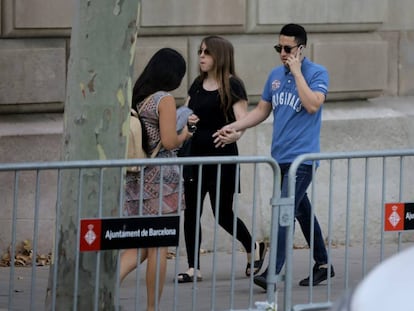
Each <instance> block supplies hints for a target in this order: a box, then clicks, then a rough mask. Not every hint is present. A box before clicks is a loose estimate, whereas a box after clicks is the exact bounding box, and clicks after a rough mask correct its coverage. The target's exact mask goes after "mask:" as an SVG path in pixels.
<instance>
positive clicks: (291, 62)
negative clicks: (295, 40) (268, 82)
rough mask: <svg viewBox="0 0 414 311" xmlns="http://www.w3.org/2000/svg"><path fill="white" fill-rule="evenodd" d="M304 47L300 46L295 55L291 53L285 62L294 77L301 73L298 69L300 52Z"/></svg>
mask: <svg viewBox="0 0 414 311" xmlns="http://www.w3.org/2000/svg"><path fill="white" fill-rule="evenodd" d="M303 49H304V46H303V45H300V46H299V47H298V49H297V51H296V53H291V54H290V55H289V57H288V59H287V61H286V64H287V65H288V67H289V69H290V72H291V73H292V74H293V75H294V74H296V73H299V72H300V71H301V69H300V67H301V64H302V52H303Z"/></svg>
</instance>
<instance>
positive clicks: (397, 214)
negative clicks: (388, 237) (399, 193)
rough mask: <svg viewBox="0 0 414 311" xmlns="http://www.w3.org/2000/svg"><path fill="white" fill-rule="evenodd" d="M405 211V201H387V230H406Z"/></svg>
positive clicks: (385, 224)
mask: <svg viewBox="0 0 414 311" xmlns="http://www.w3.org/2000/svg"><path fill="white" fill-rule="evenodd" d="M404 211H405V203H386V204H385V218H384V222H385V223H384V230H385V231H402V230H404V214H405V213H404Z"/></svg>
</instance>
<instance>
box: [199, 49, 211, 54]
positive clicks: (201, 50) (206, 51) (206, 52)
mask: <svg viewBox="0 0 414 311" xmlns="http://www.w3.org/2000/svg"><path fill="white" fill-rule="evenodd" d="M203 53H204V55H210V51H209V50H208V49H204V50H203V49H199V50H198V51H197V54H198V55H201V54H203Z"/></svg>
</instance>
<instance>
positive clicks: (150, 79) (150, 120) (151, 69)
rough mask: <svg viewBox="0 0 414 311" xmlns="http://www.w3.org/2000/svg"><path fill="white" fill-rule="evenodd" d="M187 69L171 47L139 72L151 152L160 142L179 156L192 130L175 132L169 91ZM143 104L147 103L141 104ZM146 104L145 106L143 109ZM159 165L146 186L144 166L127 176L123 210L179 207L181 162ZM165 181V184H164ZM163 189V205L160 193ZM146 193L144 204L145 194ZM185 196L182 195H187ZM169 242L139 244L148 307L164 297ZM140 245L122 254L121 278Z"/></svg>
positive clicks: (166, 152) (139, 101)
mask: <svg viewBox="0 0 414 311" xmlns="http://www.w3.org/2000/svg"><path fill="white" fill-rule="evenodd" d="M185 71H186V64H185V60H184V58H183V57H182V55H181V54H179V53H178V52H177V51H175V50H173V49H170V48H163V49H161V50H159V51H158V52H156V53H155V54H154V56H153V57H152V58H151V59H150V61H149V62H148V64H147V65H146V67H145V69H144V71H143V72H142V74H141V75H140V76H139V77H138V79H137V81H136V83H135V86H134V90H133V95H132V108H133V109H134V110H135V111H140V113H139V114H140V119H141V122H142V128H143V133H144V135H143V148H144V150H145V151H146V152H147V154H151V153H152V152H153V151H154V150H155V149H156V148H157V145H158V144H159V142H161V149H160V150H159V152H158V153H157V155H156V157H157V158H170V157H176V156H177V149H178V148H179V147H180V146H181V145H182V144H183V142H184V141H185V140H186V139H188V138H189V137H190V136H191V133H190V132H189V131H188V129H187V127H185V128H184V129H183V130H182V131H181V132H180V133H179V134H177V132H176V103H175V100H174V97H173V96H172V95H171V94H169V93H168V92H170V91H172V90H175V89H176V88H178V87H179V85H180V84H181V81H182V79H183V77H184V74H185ZM142 106H143V107H142ZM141 108H142V109H141ZM160 170H161V167H160V166H159V165H154V166H150V165H149V166H146V167H145V168H144V188H143V191H141V189H140V185H141V182H140V176H141V174H140V172H135V173H134V172H128V173H127V176H126V193H125V204H124V215H126V216H141V215H159V214H166V213H174V212H177V211H179V210H180V208H179V206H178V204H179V202H180V200H179V195H180V193H179V190H180V182H181V180H180V173H179V168H178V166H176V165H171V166H163V167H162V178H163V179H162V180H160V177H161V174H160V173H161V171H160ZM160 185H161V186H162V189H160ZM160 192H161V193H162V195H163V198H162V205H161V206H160V201H159V194H160ZM141 197H142V199H143V202H142V209H140V199H141ZM182 201H183V200H182ZM158 250H159V261H160V269H159V271H158V275H159V287H158V289H159V291H158V293H156V292H155V287H156V276H157V253H158ZM167 251H168V248H167V247H160V248H156V247H153V248H145V249H141V250H140V255H141V258H140V262H141V263H142V262H143V261H144V260H145V259H148V261H147V270H146V285H147V310H148V311H153V310H155V305H156V299H157V298H158V302H159V300H160V298H161V294H162V290H163V286H164V282H165V275H166V267H167ZM137 255H138V251H137V249H127V250H125V251H124V252H123V253H122V254H121V264H120V280H121V282H122V280H123V279H124V278H125V277H126V276H127V274H128V273H129V272H131V271H132V270H134V269H135V268H136V266H137Z"/></svg>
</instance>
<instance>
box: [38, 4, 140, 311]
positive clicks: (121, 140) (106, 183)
mask: <svg viewBox="0 0 414 311" xmlns="http://www.w3.org/2000/svg"><path fill="white" fill-rule="evenodd" d="M75 3H76V4H75V5H76V7H75V11H74V14H75V15H74V22H73V27H72V36H71V49H70V59H69V66H68V78H67V95H66V102H65V112H64V134H63V152H62V155H63V160H65V161H72V160H98V159H101V160H105V159H120V158H125V155H126V138H127V134H128V128H129V127H128V122H129V119H128V116H129V111H130V106H131V94H132V93H131V92H132V90H131V85H132V82H131V78H132V71H133V61H134V55H135V45H136V37H137V25H138V24H139V20H138V18H139V9H140V4H141V2H140V1H139V0H111V1H106V0H104V1H103V0H77V1H76V2H75ZM101 176H103V178H102V181H101ZM79 179H81V180H82V186H81V187H79ZM101 182H102V184H101ZM122 182H123V175H122V174H121V170H120V169H119V168H111V169H105V170H103V171H102V175H101V172H100V170H99V169H87V170H86V169H85V170H81V171H78V170H71V171H67V172H64V173H63V174H62V192H61V202H57V212H58V213H59V218H60V221H59V223H57V224H56V225H57V230H58V231H59V232H60V237H59V240H57V241H56V243H57V248H58V252H57V254H55V256H57V261H56V262H57V268H58V269H57V271H58V273H57V283H56V296H55V297H56V300H55V302H56V303H55V304H53V305H52V304H51V301H52V298H51V297H50V294H51V290H52V284H51V282H49V289H48V295H49V297H48V298H47V303H46V308H47V309H51V308H52V306H53V308H54V309H55V310H114V309H115V297H116V287H117V286H116V279H117V278H116V272H117V269H116V264H117V258H118V256H117V253H118V252H117V251H101V252H100V254H99V255H98V254H97V253H96V252H86V253H79V250H78V249H77V242H78V241H77V239H78V237H77V234H78V229H80V226H79V218H100V217H109V216H112V217H113V216H118V215H119V214H120V207H119V205H120V204H119V200H120V186H121V183H122ZM79 205H80V209H79V210H80V213H79V212H78V206H79ZM77 254H79V261H77V260H78V259H77ZM97 255H98V256H97ZM97 258H99V259H97ZM77 262H78V263H79V267H78V271H76V263H77ZM97 267H98V268H99V269H97ZM51 273H53V266H52V267H51ZM76 273H79V274H78V281H77V286H75V281H76V279H75V275H76ZM97 276H98V278H97ZM96 280H98V282H96ZM76 288H77V291H76V292H75V289H76Z"/></svg>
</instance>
